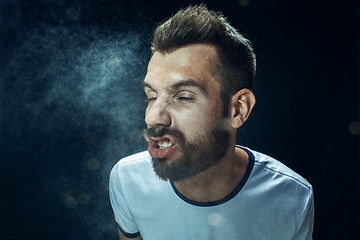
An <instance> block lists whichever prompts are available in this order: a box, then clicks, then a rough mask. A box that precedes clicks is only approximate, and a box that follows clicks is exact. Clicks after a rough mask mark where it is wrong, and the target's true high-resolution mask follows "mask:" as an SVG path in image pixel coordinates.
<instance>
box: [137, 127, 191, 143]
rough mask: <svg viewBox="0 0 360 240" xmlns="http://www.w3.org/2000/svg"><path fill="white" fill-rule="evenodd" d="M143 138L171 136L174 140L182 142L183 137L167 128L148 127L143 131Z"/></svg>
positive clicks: (174, 130) (176, 131)
mask: <svg viewBox="0 0 360 240" xmlns="http://www.w3.org/2000/svg"><path fill="white" fill-rule="evenodd" d="M143 133H144V136H145V137H154V138H156V137H162V136H164V135H169V136H172V137H174V138H176V139H177V140H180V141H181V142H183V141H184V135H183V134H182V133H181V132H180V131H178V130H176V129H173V128H168V127H158V128H155V127H149V128H146V129H144V130H143Z"/></svg>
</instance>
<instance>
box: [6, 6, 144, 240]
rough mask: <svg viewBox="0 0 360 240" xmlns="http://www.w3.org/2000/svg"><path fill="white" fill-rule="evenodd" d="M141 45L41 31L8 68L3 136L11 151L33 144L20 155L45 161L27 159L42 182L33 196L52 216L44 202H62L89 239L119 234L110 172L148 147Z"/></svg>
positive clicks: (27, 38)
mask: <svg viewBox="0 0 360 240" xmlns="http://www.w3.org/2000/svg"><path fill="white" fill-rule="evenodd" d="M69 14H70V16H73V15H74V14H71V12H70V13H69ZM142 41H143V37H142V36H141V34H134V33H114V34H107V35H105V36H104V35H102V34H101V33H100V31H98V30H89V29H86V30H84V29H76V30H69V29H68V28H66V27H62V26H57V27H48V26H42V27H39V28H36V29H33V30H32V31H29V32H27V33H26V34H24V36H23V39H22V40H21V44H19V45H18V46H17V47H16V48H14V49H12V50H11V53H10V55H11V57H10V58H9V60H8V61H7V63H6V64H5V68H3V69H2V70H3V71H2V73H1V78H2V79H5V81H4V82H5V83H4V84H3V96H2V98H3V99H5V100H6V104H5V105H6V106H5V107H6V109H12V110H8V111H5V112H4V113H3V114H4V119H5V120H6V121H5V123H4V124H6V123H7V122H8V123H10V122H12V125H11V126H10V125H9V127H8V128H7V130H6V133H5V134H4V135H7V136H9V138H8V139H9V145H10V141H12V140H11V139H14V140H13V142H16V141H19V138H20V137H21V139H28V140H20V141H23V143H19V144H18V145H19V146H21V149H20V151H23V152H29V153H31V154H34V156H35V155H36V157H38V159H41V160H38V161H39V165H38V166H37V167H34V166H36V164H37V163H36V162H35V161H33V162H31V161H32V159H36V158H35V157H33V158H29V159H30V160H31V161H26V162H25V160H24V164H25V165H26V166H29V167H30V168H31V169H32V170H31V171H33V172H34V176H35V175H36V176H39V178H40V180H39V182H40V183H39V186H37V191H33V192H34V194H35V198H36V199H38V201H42V203H41V204H42V206H43V207H44V209H46V207H49V209H48V210H44V211H48V212H47V213H46V215H49V214H50V215H51V213H50V212H51V211H55V210H54V209H52V208H53V206H51V204H50V203H48V204H47V203H46V201H44V200H43V199H44V196H53V198H54V199H58V200H59V201H60V202H61V204H62V205H63V207H65V208H67V209H69V211H72V212H73V214H74V215H75V216H76V218H77V219H78V221H80V223H81V225H82V226H83V228H84V229H86V231H85V232H87V234H88V235H87V237H89V238H91V239H103V237H104V236H105V235H106V234H107V233H108V232H109V231H116V230H115V222H114V220H113V218H112V213H111V212H110V211H109V209H110V206H109V202H108V196H107V191H108V190H107V186H108V177H109V172H110V170H111V168H112V166H113V165H114V164H115V162H116V161H118V160H119V159H120V158H121V157H123V156H125V155H128V154H130V153H134V152H136V151H140V150H143V149H144V141H143V139H142V129H143V128H144V126H143V116H144V113H143V111H144V107H143V104H142V103H143V93H142V89H141V87H140V83H141V81H142V79H143V77H144V74H145V69H146V62H147V57H146V54H144V52H145V53H147V52H148V49H144V48H143V45H144V42H142ZM24 135H26V136H25V137H24ZM14 151H15V150H14ZM16 151H19V150H16ZM34 152H36V154H35V153H34ZM31 154H30V155H31ZM18 161H19V162H18V164H19V165H20V164H23V163H22V162H21V161H22V160H18ZM20 175H21V173H19V178H21V177H23V175H25V174H22V175H21V176H20ZM57 211H58V210H57ZM54 214H55V213H54ZM57 217H60V218H61V216H57ZM81 234H83V233H82V232H81V231H80V230H76V231H75V230H72V231H71V233H69V234H68V236H69V237H70V238H69V239H82V238H81V237H80V236H81ZM85 239H88V238H86V237H85Z"/></svg>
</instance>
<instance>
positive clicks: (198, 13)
mask: <svg viewBox="0 0 360 240" xmlns="http://www.w3.org/2000/svg"><path fill="white" fill-rule="evenodd" d="M196 43H204V44H210V45H213V46H214V47H215V48H216V51H217V55H218V58H217V60H216V61H215V62H214V66H213V67H212V69H211V72H212V74H214V77H215V79H216V80H217V81H219V82H220V85H221V88H222V89H221V97H222V100H223V104H224V105H226V107H227V104H228V101H229V99H230V97H231V96H232V95H233V94H235V93H236V92H237V91H239V90H240V89H243V88H247V89H249V90H252V89H253V85H254V79H255V70H256V58H255V54H254V51H253V49H252V47H251V44H250V41H249V40H248V39H246V38H245V37H243V36H242V35H241V34H240V33H239V32H238V31H237V30H236V29H235V28H234V27H232V26H231V25H230V23H229V22H228V21H227V19H226V18H225V17H224V16H223V15H222V13H219V12H214V11H211V10H208V9H207V8H206V6H205V5H203V4H202V5H197V6H189V7H188V8H186V9H182V10H180V11H179V12H177V13H176V14H175V15H174V16H172V17H171V18H169V19H168V20H166V21H165V22H163V23H162V24H161V25H159V26H158V27H157V28H156V30H155V32H154V36H153V41H152V46H151V50H152V52H153V53H155V52H157V51H158V52H162V53H169V52H172V51H174V50H176V49H178V48H181V47H185V46H187V45H190V44H196Z"/></svg>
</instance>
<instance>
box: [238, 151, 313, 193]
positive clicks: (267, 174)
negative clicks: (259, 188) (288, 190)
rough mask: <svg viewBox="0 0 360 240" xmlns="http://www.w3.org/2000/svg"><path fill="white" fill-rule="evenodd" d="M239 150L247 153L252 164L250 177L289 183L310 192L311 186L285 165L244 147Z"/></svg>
mask: <svg viewBox="0 0 360 240" xmlns="http://www.w3.org/2000/svg"><path fill="white" fill-rule="evenodd" d="M241 148H243V149H244V150H245V151H247V152H248V154H249V156H250V160H252V161H253V162H254V167H253V171H252V175H253V176H252V177H264V178H271V179H273V180H274V181H275V182H281V181H285V182H286V183H288V184H290V183H291V184H293V185H296V186H298V187H300V188H304V190H308V191H310V192H311V191H312V186H311V184H310V183H309V182H308V181H307V180H306V179H305V178H304V177H302V176H301V175H300V174H298V173H296V172H295V171H294V170H292V169H290V168H289V167H287V166H286V165H285V164H283V163H281V162H280V161H278V160H276V159H274V158H272V157H270V156H268V155H266V154H263V153H260V152H258V151H254V150H252V149H249V148H246V147H241ZM254 175H255V176H254ZM256 175H257V176H256Z"/></svg>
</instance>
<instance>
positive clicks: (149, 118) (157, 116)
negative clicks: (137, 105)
mask: <svg viewBox="0 0 360 240" xmlns="http://www.w3.org/2000/svg"><path fill="white" fill-rule="evenodd" d="M167 105H168V103H167V102H166V101H164V100H160V99H156V100H155V102H153V103H152V104H149V105H148V107H147V108H146V112H145V122H146V124H147V125H148V126H150V127H161V126H163V127H168V126H170V124H171V118H170V114H169V112H168V111H167Z"/></svg>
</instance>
